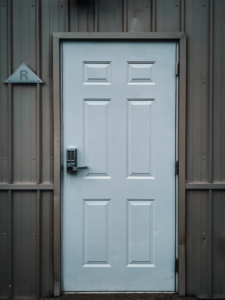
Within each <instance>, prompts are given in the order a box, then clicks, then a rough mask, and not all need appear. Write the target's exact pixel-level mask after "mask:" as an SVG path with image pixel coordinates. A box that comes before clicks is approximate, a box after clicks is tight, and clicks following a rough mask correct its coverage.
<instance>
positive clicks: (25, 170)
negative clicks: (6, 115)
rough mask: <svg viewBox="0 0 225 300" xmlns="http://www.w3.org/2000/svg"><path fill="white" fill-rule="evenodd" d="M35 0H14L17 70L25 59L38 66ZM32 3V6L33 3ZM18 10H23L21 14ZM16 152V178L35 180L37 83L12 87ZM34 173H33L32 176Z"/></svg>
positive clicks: (14, 38) (14, 151) (26, 61)
mask: <svg viewBox="0 0 225 300" xmlns="http://www.w3.org/2000/svg"><path fill="white" fill-rule="evenodd" d="M34 4H35V2H34V1H33V0H31V1H26V0H23V1H14V2H13V20H14V22H13V24H14V26H13V32H14V35H13V46H14V47H13V49H14V50H13V57H14V58H15V59H14V64H13V69H14V70H15V69H16V68H17V67H18V66H19V65H20V64H21V63H22V62H25V63H27V64H28V65H29V66H30V67H31V68H33V69H34V71H35V67H36V51H35V7H34ZM32 5H33V6H32ZM18 10H19V11H20V13H18ZM13 91H14V97H13V116H14V131H13V132H14V134H13V140H14V142H13V145H14V147H13V153H14V164H13V166H14V181H15V182H31V181H33V180H35V172H36V164H35V162H34V161H33V159H32V157H33V156H34V154H35V148H36V130H35V123H36V113H35V105H36V104H35V103H36V87H35V86H34V85H32V86H31V85H22V86H21V85H18V86H17V85H14V86H13ZM31 174H32V175H33V176H32V177H33V178H31Z"/></svg>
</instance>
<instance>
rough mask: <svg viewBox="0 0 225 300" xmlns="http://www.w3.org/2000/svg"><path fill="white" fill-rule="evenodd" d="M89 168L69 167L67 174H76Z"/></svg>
mask: <svg viewBox="0 0 225 300" xmlns="http://www.w3.org/2000/svg"><path fill="white" fill-rule="evenodd" d="M87 168H88V167H87V166H85V167H73V166H71V165H67V172H68V173H75V172H77V171H78V170H83V169H87Z"/></svg>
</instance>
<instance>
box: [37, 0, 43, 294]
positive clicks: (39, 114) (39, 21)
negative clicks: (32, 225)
mask: <svg viewBox="0 0 225 300" xmlns="http://www.w3.org/2000/svg"><path fill="white" fill-rule="evenodd" d="M36 5H37V6H36V30H37V34H36V35H37V41H36V47H37V75H38V77H39V78H41V77H42V76H41V8H40V0H37V1H36ZM36 107H37V117H36V118H37V183H40V182H41V149H42V148H41V84H39V83H38V84H37V105H36ZM36 213H37V280H36V281H37V297H38V298H40V296H41V197H40V191H37V204H36Z"/></svg>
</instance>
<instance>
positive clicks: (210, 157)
mask: <svg viewBox="0 0 225 300" xmlns="http://www.w3.org/2000/svg"><path fill="white" fill-rule="evenodd" d="M209 2H210V4H209V5H210V7H209V71H208V72H209V182H210V183H212V182H213V44H214V43H213V31H214V26H213V25H214V2H213V1H209ZM212 197H213V196H212V189H211V190H209V214H210V215H209V216H210V218H209V244H210V246H209V278H210V280H209V282H210V286H209V297H210V298H212V297H213V274H212V271H213V261H212V259H213V242H212V237H213V204H212V201H213V199H212Z"/></svg>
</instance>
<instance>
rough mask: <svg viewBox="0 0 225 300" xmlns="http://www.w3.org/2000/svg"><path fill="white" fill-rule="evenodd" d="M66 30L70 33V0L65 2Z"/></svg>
mask: <svg viewBox="0 0 225 300" xmlns="http://www.w3.org/2000/svg"><path fill="white" fill-rule="evenodd" d="M65 28H66V32H69V31H70V3H69V0H65Z"/></svg>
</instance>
